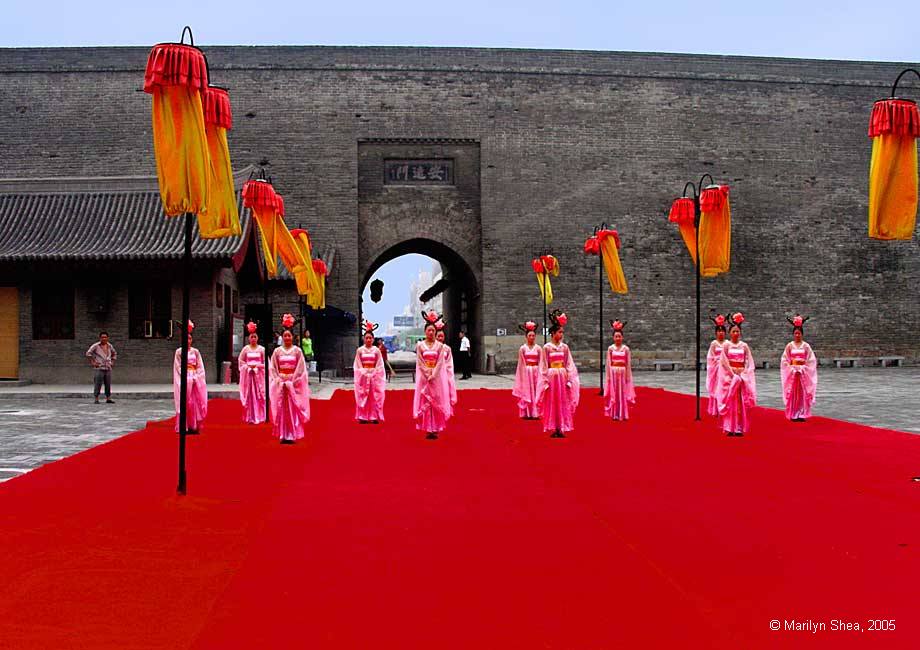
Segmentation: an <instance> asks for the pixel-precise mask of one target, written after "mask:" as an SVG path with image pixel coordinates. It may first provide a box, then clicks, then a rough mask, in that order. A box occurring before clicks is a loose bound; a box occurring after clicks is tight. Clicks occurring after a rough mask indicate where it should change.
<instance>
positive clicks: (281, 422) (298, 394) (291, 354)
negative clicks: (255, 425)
mask: <svg viewBox="0 0 920 650" xmlns="http://www.w3.org/2000/svg"><path fill="white" fill-rule="evenodd" d="M269 382H270V387H269V391H270V397H271V400H272V409H271V418H272V432H273V433H274V435H275V436H277V437H278V438H281V439H282V440H300V439H301V438H303V435H304V433H303V428H304V425H305V424H306V423H307V422H309V421H310V383H309V380H308V376H307V364H306V362H305V361H304V358H303V352H302V351H301V349H300V348H298V347H295V346H291V347H289V348H285V347H283V346H282V347H280V348H275V351H274V352H272V358H271V361H270V363H269Z"/></svg>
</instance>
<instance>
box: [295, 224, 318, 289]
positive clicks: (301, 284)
mask: <svg viewBox="0 0 920 650" xmlns="http://www.w3.org/2000/svg"><path fill="white" fill-rule="evenodd" d="M291 236H292V237H293V238H294V245H295V246H296V247H297V250H298V252H299V253H300V258H301V259H302V260H303V264H302V265H301V266H300V267H298V269H297V272H296V273H295V272H294V271H293V270H292V271H291V275H293V276H294V280H295V281H296V283H297V293H299V294H300V295H301V296H310V297H312V296H317V295H319V294H320V293H321V292H322V289H321V287H320V283H319V279H318V278H317V277H316V273H314V272H313V259H312V252H311V250H310V235H309V234H308V233H307V231H306V230H303V229H302V228H297V229H295V230H292V231H291ZM307 304H311V303H310V302H309V300H308V302H307Z"/></svg>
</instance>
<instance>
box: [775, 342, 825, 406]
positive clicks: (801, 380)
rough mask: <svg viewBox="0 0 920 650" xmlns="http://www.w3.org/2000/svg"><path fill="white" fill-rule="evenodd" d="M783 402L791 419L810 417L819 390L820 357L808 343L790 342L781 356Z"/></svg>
mask: <svg viewBox="0 0 920 650" xmlns="http://www.w3.org/2000/svg"><path fill="white" fill-rule="evenodd" d="M779 368H780V378H781V379H782V383H783V402H784V403H785V404H786V417H787V418H789V419H790V420H795V419H802V418H810V417H811V407H812V405H813V404H814V403H815V393H816V392H817V390H818V358H817V357H816V356H815V353H814V350H812V349H811V346H810V345H808V343H805V342H804V341H803V342H802V345H801V347H796V345H795V343H789V344H788V345H787V346H786V349H785V350H784V351H783V356H782V357H780V364H779Z"/></svg>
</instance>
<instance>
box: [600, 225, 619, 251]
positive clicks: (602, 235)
mask: <svg viewBox="0 0 920 650" xmlns="http://www.w3.org/2000/svg"><path fill="white" fill-rule="evenodd" d="M608 237H613V241H614V243H615V244H616V247H617V250H619V249H620V234H619V233H618V232H617V231H616V230H598V231H597V242H598V245H600V244H602V243H603V242H604V240H605V239H607V238H608Z"/></svg>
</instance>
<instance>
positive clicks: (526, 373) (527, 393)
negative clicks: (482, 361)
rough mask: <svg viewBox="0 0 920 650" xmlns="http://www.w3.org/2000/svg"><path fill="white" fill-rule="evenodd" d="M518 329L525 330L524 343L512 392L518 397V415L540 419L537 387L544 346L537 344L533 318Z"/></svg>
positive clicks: (527, 418) (519, 350)
mask: <svg viewBox="0 0 920 650" xmlns="http://www.w3.org/2000/svg"><path fill="white" fill-rule="evenodd" d="M518 329H520V330H521V331H522V332H524V339H525V342H524V345H522V346H521V347H520V348H518V362H517V372H515V373H514V388H513V389H511V394H512V395H514V396H515V397H517V407H518V417H520V418H521V419H524V420H539V419H540V405H539V401H538V395H539V393H538V392H537V389H538V388H539V386H540V356H541V355H542V354H543V348H541V347H540V346H539V345H537V343H536V341H537V324H536V323H535V322H533V321H532V320H529V321H527V322H526V323H524V324H523V325H518Z"/></svg>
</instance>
